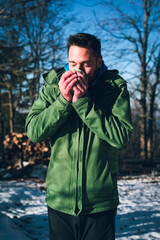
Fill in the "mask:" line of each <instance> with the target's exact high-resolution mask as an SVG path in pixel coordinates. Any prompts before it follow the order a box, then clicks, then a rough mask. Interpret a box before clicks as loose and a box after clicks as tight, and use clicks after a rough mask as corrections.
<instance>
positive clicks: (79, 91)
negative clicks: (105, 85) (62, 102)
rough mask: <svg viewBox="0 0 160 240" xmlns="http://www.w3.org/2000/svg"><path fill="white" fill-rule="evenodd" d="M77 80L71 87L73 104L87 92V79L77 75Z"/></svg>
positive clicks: (79, 74)
mask: <svg viewBox="0 0 160 240" xmlns="http://www.w3.org/2000/svg"><path fill="white" fill-rule="evenodd" d="M77 75H78V78H77V81H76V82H75V84H74V86H73V99H72V102H73V103H74V102H75V101H77V100H78V99H79V98H81V97H83V96H84V95H85V94H86V93H87V90H88V79H87V78H86V77H85V76H83V75H82V74H81V73H79V72H78V73H77Z"/></svg>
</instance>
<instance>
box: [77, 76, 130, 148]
mask: <svg viewBox="0 0 160 240" xmlns="http://www.w3.org/2000/svg"><path fill="white" fill-rule="evenodd" d="M123 81H124V80H123ZM118 88H119V90H120V91H119V94H118V96H117V98H116V100H115V102H114V104H113V106H112V107H111V109H110V110H108V109H109V108H107V109H104V108H100V107H99V106H98V104H96V101H95V100H93V99H92V98H91V97H90V96H89V95H88V94H87V95H85V96H84V97H82V98H80V99H79V100H77V101H76V102H74V103H73V104H72V105H73V107H74V109H75V110H76V112H77V114H78V115H79V117H80V118H81V119H82V121H83V122H84V123H85V124H86V125H87V127H88V128H90V130H91V131H93V132H94V133H95V134H96V135H97V136H98V137H99V138H100V139H103V140H105V141H107V142H108V143H109V144H110V145H112V146H113V147H116V148H120V147H122V146H123V145H124V144H125V143H127V141H128V140H129V138H130V135H131V133H132V130H133V128H132V121H131V110H130V102H129V93H128V91H127V85H126V83H125V84H123V86H122V87H118Z"/></svg>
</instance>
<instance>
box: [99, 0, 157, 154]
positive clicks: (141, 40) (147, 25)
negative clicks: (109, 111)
mask: <svg viewBox="0 0 160 240" xmlns="http://www.w3.org/2000/svg"><path fill="white" fill-rule="evenodd" d="M100 2H101V4H103V5H104V6H105V7H107V10H109V11H110V12H111V11H112V14H110V15H109V17H108V18H107V19H106V21H104V22H103V23H102V24H100V26H101V28H103V30H104V31H105V32H106V33H108V36H110V37H112V43H113V39H115V40H116V43H117V41H118V43H119V44H120V45H118V53H120V54H119V55H118V54H117V55H116V57H117V58H118V59H121V61H122V59H125V62H127V64H128V65H129V64H133V62H134V63H136V65H137V66H138V67H137V69H135V71H134V72H132V74H133V75H134V80H135V81H134V85H135V84H136V81H137V80H138V81H137V84H136V88H135V87H134V89H136V91H137V93H136V96H135V97H136V98H137V100H138V102H139V115H140V123H139V124H140V157H141V159H148V157H151V156H152V154H151V153H149V148H148V141H150V146H151V145H152V143H153V140H152V139H153V138H152V134H151V132H152V130H153V125H154V122H155V120H154V117H153V116H154V112H155V107H154V106H155V103H156V92H157V89H158V86H159V83H160V80H159V73H158V75H157V70H156V69H157V66H159V63H158V61H159V60H158V59H159V57H157V56H159V51H160V50H159V49H160V37H159V35H160V34H159V33H160V21H159V20H160V12H159V9H160V2H159V0H141V1H131V0H128V1H125V2H123V1H122V0H121V1H114V0H112V1H105V0H104V1H100ZM119 47H121V50H120V49H119ZM134 67H135V65H133V68H134ZM137 70H138V74H137ZM155 73H156V74H155ZM136 79H137V80H136ZM153 79H154V81H153ZM149 87H150V89H149ZM149 109H150V110H149ZM149 111H150V112H149ZM149 119H150V121H149ZM151 148H153V146H151ZM151 148H150V149H151Z"/></svg>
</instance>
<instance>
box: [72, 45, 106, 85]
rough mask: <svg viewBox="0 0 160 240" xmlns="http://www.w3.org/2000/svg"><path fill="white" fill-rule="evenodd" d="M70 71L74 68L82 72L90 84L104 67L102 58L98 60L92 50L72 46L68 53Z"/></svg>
mask: <svg viewBox="0 0 160 240" xmlns="http://www.w3.org/2000/svg"><path fill="white" fill-rule="evenodd" d="M68 57H69V69H71V70H73V69H74V68H76V69H80V70H82V71H83V72H84V73H85V75H86V77H87V78H88V82H91V81H92V80H93V79H94V78H95V77H96V74H97V71H98V69H99V68H100V67H101V65H102V57H100V58H98V59H97V58H96V57H95V56H94V52H93V50H92V49H88V48H83V47H78V46H75V45H72V46H71V47H70V48H69V51H68Z"/></svg>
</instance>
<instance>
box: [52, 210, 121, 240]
mask: <svg viewBox="0 0 160 240" xmlns="http://www.w3.org/2000/svg"><path fill="white" fill-rule="evenodd" d="M116 212H117V209H113V210H110V211H106V212H102V213H95V214H89V215H79V216H77V217H76V216H72V215H68V214H65V213H61V212H58V211H55V210H53V209H51V208H50V207H48V221H49V233H50V240H115V216H116Z"/></svg>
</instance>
